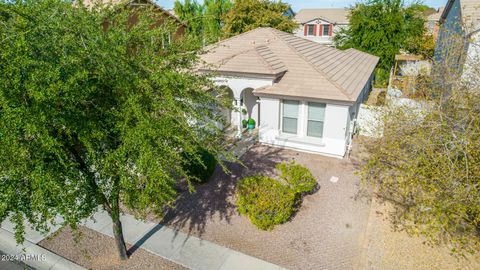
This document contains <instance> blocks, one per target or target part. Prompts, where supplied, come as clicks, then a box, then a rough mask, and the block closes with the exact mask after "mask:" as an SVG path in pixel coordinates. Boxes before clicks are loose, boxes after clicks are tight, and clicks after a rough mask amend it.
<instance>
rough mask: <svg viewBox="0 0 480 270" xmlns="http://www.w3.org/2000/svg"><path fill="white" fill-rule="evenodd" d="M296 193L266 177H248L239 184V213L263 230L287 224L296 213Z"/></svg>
mask: <svg viewBox="0 0 480 270" xmlns="http://www.w3.org/2000/svg"><path fill="white" fill-rule="evenodd" d="M295 198H296V195H295V192H294V191H293V190H292V189H290V188H289V187H287V186H285V185H282V184H281V183H280V182H278V181H277V180H275V179H273V178H270V177H266V176H253V177H247V178H244V179H242V180H241V181H239V183H238V184H237V205H238V211H239V212H240V214H242V215H246V216H247V217H248V218H249V219H250V221H251V222H252V223H253V224H254V225H255V226H257V227H258V228H259V229H262V230H271V229H273V227H274V226H275V225H278V224H281V223H284V222H286V221H287V220H288V219H289V218H290V216H291V215H292V213H293V211H294V205H295Z"/></svg>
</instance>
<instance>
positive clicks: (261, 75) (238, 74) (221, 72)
mask: <svg viewBox="0 0 480 270" xmlns="http://www.w3.org/2000/svg"><path fill="white" fill-rule="evenodd" d="M199 71H200V72H203V73H213V74H218V75H223V76H227V77H245V78H255V79H268V80H276V79H278V78H279V77H281V76H283V74H285V72H286V71H282V72H279V73H275V74H267V73H253V72H239V71H228V70H215V69H199Z"/></svg>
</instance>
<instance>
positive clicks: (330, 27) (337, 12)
mask: <svg viewBox="0 0 480 270" xmlns="http://www.w3.org/2000/svg"><path fill="white" fill-rule="evenodd" d="M349 14H350V10H349V9H347V8H320V9H302V10H300V11H299V12H298V13H297V14H296V15H295V18H294V20H295V22H297V23H298V28H297V30H296V31H295V32H294V34H295V35H296V36H298V37H302V38H305V39H308V40H311V41H314V42H317V43H320V44H324V45H332V44H333V37H334V35H335V33H337V31H338V30H340V29H341V28H343V27H348V24H349V20H348V16H349Z"/></svg>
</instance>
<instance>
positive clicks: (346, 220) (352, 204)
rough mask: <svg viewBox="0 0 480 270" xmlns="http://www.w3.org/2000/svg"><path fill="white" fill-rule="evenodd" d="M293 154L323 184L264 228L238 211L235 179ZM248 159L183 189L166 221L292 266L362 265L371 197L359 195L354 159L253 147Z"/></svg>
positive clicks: (269, 172) (270, 169)
mask: <svg viewBox="0 0 480 270" xmlns="http://www.w3.org/2000/svg"><path fill="white" fill-rule="evenodd" d="M292 159H294V160H296V161H297V162H299V163H300V164H303V165H305V166H307V167H308V168H309V169H310V170H311V172H312V173H313V174H314V176H315V177H316V178H317V180H318V183H319V184H320V189H319V190H318V191H317V192H316V193H314V194H313V195H308V196H306V197H305V198H304V201H303V204H302V207H301V209H300V210H299V211H298V212H297V213H296V215H294V217H293V218H292V219H291V221H289V222H287V223H286V224H283V225H279V226H277V227H275V229H274V230H273V231H271V232H265V231H260V230H259V229H257V228H256V227H255V226H254V225H252V224H251V223H250V221H249V220H248V219H247V218H245V217H243V216H240V215H239V214H238V213H237V210H236V207H235V199H234V187H235V183H236V182H237V181H238V180H239V179H242V178H243V177H245V176H249V175H256V174H267V175H272V174H274V169H275V164H276V163H278V162H284V161H289V160H292ZM243 162H244V165H245V167H243V166H242V165H239V164H229V165H228V168H229V169H230V171H231V174H225V173H223V172H222V170H221V169H219V168H217V170H216V172H215V174H214V176H213V177H212V179H211V180H210V181H209V182H208V183H207V184H204V185H199V186H197V188H196V193H193V194H189V193H188V192H183V193H182V194H181V196H180V198H179V199H178V200H177V203H176V207H175V209H173V210H172V211H170V212H169V213H168V214H167V216H166V217H165V218H164V220H163V221H162V222H164V223H166V224H167V225H168V226H169V227H171V228H174V229H179V230H181V231H183V232H185V233H190V234H193V235H195V236H198V237H201V238H202V239H204V240H208V241H212V242H215V243H217V244H220V245H223V246H226V247H228V248H231V249H234V250H237V251H240V252H243V253H245V254H248V255H251V256H254V257H258V258H260V259H263V260H266V261H269V262H271V263H274V264H278V265H281V266H283V267H286V268H289V269H352V268H357V266H358V263H359V259H360V255H361V247H362V245H363V235H364V232H365V228H366V224H367V217H368V213H369V202H368V200H367V199H365V198H362V197H360V198H358V199H357V198H356V196H357V193H358V192H357V191H358V186H357V185H358V182H359V179H358V177H356V176H354V173H353V172H354V165H353V164H352V160H341V159H336V158H329V157H324V156H320V155H314V154H307V153H300V152H296V151H291V150H284V149H279V148H272V147H266V146H254V147H253V148H252V149H251V150H250V151H248V152H247V153H246V154H245V155H244V156H243ZM332 176H336V177H338V178H339V180H338V182H337V183H332V182H330V181H329V180H330V178H331V177H332ZM157 221H158V220H157Z"/></svg>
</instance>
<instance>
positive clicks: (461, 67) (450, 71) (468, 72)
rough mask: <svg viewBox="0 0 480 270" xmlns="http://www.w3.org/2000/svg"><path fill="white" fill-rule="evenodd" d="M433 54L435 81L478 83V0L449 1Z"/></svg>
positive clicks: (479, 57) (479, 80)
mask: <svg viewBox="0 0 480 270" xmlns="http://www.w3.org/2000/svg"><path fill="white" fill-rule="evenodd" d="M440 25H441V27H440V31H439V35H438V40H437V45H436V47H435V54H434V60H435V63H434V74H435V77H436V78H435V82H436V83H437V84H439V85H440V84H443V86H447V87H449V86H450V85H453V84H455V83H457V82H463V83H469V84H472V83H479V82H480V68H479V66H480V0H461V1H460V0H448V2H447V4H446V6H445V9H444V11H443V13H442V16H441V17H440ZM479 84H480V83H479Z"/></svg>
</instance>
